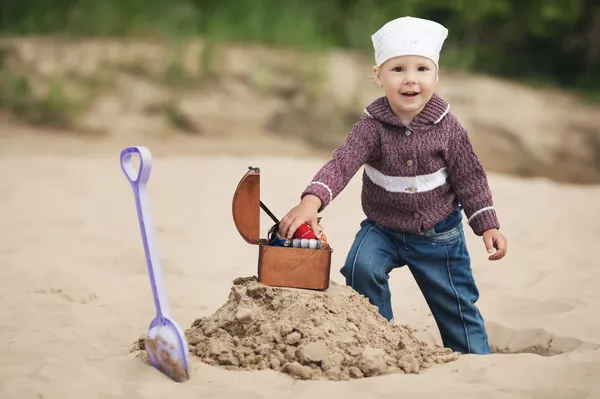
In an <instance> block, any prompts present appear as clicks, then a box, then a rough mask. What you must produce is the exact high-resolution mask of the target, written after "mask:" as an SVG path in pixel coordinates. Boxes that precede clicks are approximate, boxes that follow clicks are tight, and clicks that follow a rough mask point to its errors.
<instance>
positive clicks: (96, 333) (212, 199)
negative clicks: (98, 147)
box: [0, 143, 600, 399]
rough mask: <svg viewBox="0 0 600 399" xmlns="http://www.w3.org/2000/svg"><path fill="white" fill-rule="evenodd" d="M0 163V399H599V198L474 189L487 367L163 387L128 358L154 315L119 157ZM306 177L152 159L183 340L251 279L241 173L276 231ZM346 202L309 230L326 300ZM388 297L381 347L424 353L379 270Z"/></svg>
mask: <svg viewBox="0 0 600 399" xmlns="http://www.w3.org/2000/svg"><path fill="white" fill-rule="evenodd" d="M0 144H1V143H0ZM1 147H2V146H1V145H0V227H1V228H0V265H1V267H0V316H1V319H0V343H1V345H0V359H2V362H1V363H0V398H2V399H4V398H20V399H21V398H23V399H25V398H38V399H39V398H61V399H70V398H77V399H79V398H128V399H129V398H131V399H134V398H144V399H146V398H162V397H165V396H166V395H168V396H170V397H176V398H178V399H179V398H181V399H185V398H199V397H202V398H217V397H218V398H229V399H233V398H238V397H249V398H280V397H282V396H283V395H285V396H286V397H291V398H300V397H301V398H307V397H317V396H321V397H331V398H344V399H349V398H361V399H363V398H384V397H398V396H399V395H402V396H403V397H419V398H440V397H443V398H461V399H462V398H482V397H485V398H486V399H492V398H545V399H558V398H595V397H600V383H598V375H600V349H599V347H600V319H599V318H598V317H597V314H598V308H599V307H600V290H599V289H598V287H600V268H599V267H598V266H599V262H598V259H599V257H600V246H599V245H598V241H599V239H600V224H599V223H598V220H599V218H598V217H599V216H600V212H599V211H600V201H598V198H600V187H598V186H586V187H583V186H570V185H566V184H556V183H552V182H549V181H546V180H543V179H532V180H524V179H516V178H512V177H508V176H501V175H496V174H490V182H491V184H492V188H493V191H494V195H495V199H496V203H497V207H498V211H499V213H500V216H501V220H502V224H503V230H504V231H505V233H506V235H507V237H508V239H509V252H508V255H507V257H506V258H505V259H504V260H502V261H500V262H495V263H494V262H489V261H488V260H487V254H486V253H485V249H484V246H483V244H482V242H481V239H480V238H479V237H476V236H474V235H473V234H472V233H471V232H470V230H469V229H468V227H467V226H465V227H466V231H467V241H468V242H467V243H468V245H469V248H470V249H471V255H472V259H473V269H474V273H475V278H476V279H477V282H478V284H479V288H480V291H481V300H480V302H479V306H480V308H481V310H482V312H483V315H484V317H485V319H486V323H487V326H488V329H489V334H490V342H491V344H492V346H493V347H494V350H495V351H496V352H497V353H495V354H493V355H490V356H475V355H463V356H459V357H458V359H456V360H452V361H449V362H446V363H442V364H435V365H432V366H431V367H430V368H428V369H425V370H419V371H420V372H419V373H418V374H415V373H405V372H404V371H402V372H401V371H399V370H400V367H398V372H394V373H382V374H380V375H376V376H372V377H369V378H349V379H348V380H345V379H344V378H341V380H339V381H337V380H331V379H329V378H317V379H314V380H313V379H311V380H300V379H298V378H293V376H291V375H289V374H288V373H284V372H280V371H276V370H273V369H272V368H270V367H266V368H265V369H263V370H258V369H257V368H243V369H239V368H238V369H233V370H231V369H228V367H225V366H213V365H210V364H207V363H206V362H205V361H203V360H202V359H201V358H200V357H198V356H197V355H194V356H191V357H190V360H191V378H190V379H189V380H187V381H185V382H183V383H175V382H172V381H171V380H169V379H168V378H167V377H166V376H165V375H164V374H162V373H160V372H159V371H158V370H156V369H153V368H152V367H149V366H148V365H147V363H145V362H144V361H143V359H141V358H140V357H138V356H136V354H135V353H131V352H130V349H131V344H132V342H134V341H135V340H136V339H137V338H138V337H140V336H142V335H143V334H145V333H146V332H147V329H148V325H149V323H150V321H151V320H152V318H153V317H154V315H155V313H154V307H153V302H152V294H151V291H150V287H149V282H148V275H147V271H146V265H145V261H144V255H143V251H142V245H141V239H140V233H139V227H138V225H137V219H136V212H135V205H134V202H133V195H132V192H131V189H130V187H129V185H128V184H127V182H126V180H125V177H124V176H123V175H122V173H121V170H120V168H119V163H118V153H119V151H120V150H121V149H122V147H120V146H115V147H114V148H109V150H111V151H110V152H109V153H108V154H107V153H94V152H93V151H87V150H86V147H81V152H73V153H71V154H52V153H44V152H41V151H37V152H36V153H35V154H31V153H28V152H27V151H26V149H23V151H10V152H9V151H3V150H2V149H1ZM321 162H322V160H320V159H305V158H286V157H281V158H277V157H273V156H271V157H267V156H264V155H260V153H259V152H257V153H256V155H254V156H245V157H242V156H236V157H226V156H213V157H208V156H201V155H191V154H187V155H184V156H180V157H176V156H167V155H165V154H163V155H161V156H157V157H155V160H154V169H153V172H152V175H151V177H150V183H149V195H150V201H151V207H152V215H153V218H154V222H155V225H156V231H157V240H158V245H159V253H160V256H161V260H162V264H163V269H164V274H165V281H166V288H167V292H168V296H169V300H170V304H171V307H172V313H173V318H174V319H175V320H177V322H178V323H179V324H180V325H181V326H182V327H183V328H184V329H187V330H189V329H190V328H191V327H192V325H193V324H194V322H195V321H196V320H205V321H210V320H211V317H213V316H214V315H215V314H216V313H217V312H218V311H219V309H220V308H221V307H222V306H223V305H224V304H226V303H227V301H228V298H229V295H230V292H231V289H232V281H234V280H235V279H236V278H238V277H240V276H251V275H253V274H256V262H257V248H256V247H254V246H251V245H249V244H247V243H246V242H245V241H244V240H243V239H242V238H241V237H240V236H239V234H238V233H237V231H236V229H235V227H234V225H233V222H232V219H231V203H230V199H231V195H232V194H233V190H234V189H235V186H236V184H237V182H238V181H239V178H240V177H241V176H242V175H243V173H245V171H246V168H247V166H248V165H253V166H258V167H260V168H261V171H262V198H263V201H265V203H266V204H267V205H268V206H269V208H270V209H271V210H272V211H273V212H275V213H276V214H277V215H280V216H281V215H283V213H285V212H286V211H287V210H288V209H289V207H290V206H291V205H293V204H295V202H296V201H297V198H298V194H299V192H300V190H301V189H302V188H303V187H304V185H305V184H306V182H307V181H309V179H310V178H311V177H312V174H313V173H314V171H315V170H316V169H317V168H318V167H319V165H320V164H321ZM290 170H294V171H295V174H291V173H289V171H290ZM282 182H285V187H283V186H282V184H281V183H282ZM359 193H360V181H359V178H358V177H357V178H355V179H354V180H353V181H352V182H351V183H350V184H349V185H348V187H347V188H346V190H345V191H344V193H343V194H342V195H341V196H340V197H339V198H338V199H337V200H336V201H335V202H334V203H333V204H332V206H331V207H330V208H329V209H328V210H327V211H326V212H325V213H324V214H323V224H324V227H325V229H326V231H327V236H328V240H329V242H330V243H331V244H332V247H334V248H335V251H334V253H333V256H332V263H333V267H332V279H333V280H334V281H336V282H337V283H338V284H343V280H342V278H341V275H340V274H339V272H338V270H339V267H340V266H341V264H342V262H343V260H344V257H345V255H346V252H347V250H348V249H349V247H350V245H351V243H352V238H353V237H354V234H355V232H356V230H357V228H358V223H359V222H360V220H361V219H362V218H363V214H362V212H361V210H360V199H359ZM261 221H262V231H261V232H262V234H263V235H264V234H266V229H268V227H269V226H270V220H269V218H268V216H266V215H264V214H263V215H261ZM390 286H391V290H392V304H393V308H394V312H395V319H396V324H397V325H396V326H393V327H389V328H392V329H393V330H391V331H396V332H397V333H398V334H399V335H398V337H400V338H401V339H405V340H409V341H410V342H412V340H413V339H418V341H419V342H427V343H428V344H430V345H435V344H438V345H439V344H440V339H439V334H438V333H437V330H436V326H435V323H434V321H433V318H432V317H431V314H430V312H429V311H428V309H427V306H426V304H425V302H424V300H423V298H422V295H421V294H420V292H419V290H418V288H417V287H416V284H415V283H414V281H413V279H412V277H411V276H410V274H409V272H408V270H406V269H405V268H403V269H399V270H396V271H394V272H393V273H392V274H391V278H390ZM336 289H337V288H336ZM225 311H226V309H224V310H222V312H225ZM267 316H268V315H266V316H265V317H267ZM271 316H272V315H271ZM290 317H291V316H290ZM265 320H272V319H269V318H268V317H267V318H266V319H265ZM332 320H335V319H331V320H328V322H332V323H334V321H332ZM205 324H206V323H205ZM267 324H268V323H267ZM202 325H203V322H199V324H198V325H197V326H196V327H199V328H201V326H202ZM402 326H409V327H410V329H411V330H410V331H411V333H410V335H408V333H407V331H409V330H404V327H402ZM382 328H383V327H382ZM386 328H387V327H386ZM402 334H404V335H402ZM192 335H193V334H192ZM202 342H203V341H202V339H201V340H200V341H199V342H198V343H197V344H196V350H198V347H200V348H202V347H203V345H205V344H202ZM333 342H335V341H333ZM300 344H301V345H302V342H300ZM313 349H314V348H313ZM338 349H339V348H338ZM384 351H385V349H384ZM315 352H317V354H318V353H319V351H315ZM201 353H202V351H201ZM304 357H305V358H306V354H305V355H304ZM276 358H277V355H276ZM338 359H339V358H338ZM395 359H396V364H398V363H397V361H398V358H397V353H396V357H395ZM297 360H298V359H297ZM387 360H390V361H391V363H392V365H393V364H394V361H393V359H386V366H387V365H388V364H387ZM298 364H300V365H303V366H304V364H302V363H301V362H298ZM321 364H322V362H321ZM342 364H344V363H343V362H342ZM348 364H351V363H348ZM419 364H421V365H422V363H419ZM308 367H309V368H311V366H310V365H309V366H308ZM320 368H321V371H320V373H323V372H324V371H323V368H322V366H320ZM358 368H359V370H360V367H358ZM311 369H315V368H311ZM352 372H353V373H356V370H354V369H353V371H352ZM361 372H363V371H362V370H361ZM311 373H312V371H311ZM325 373H326V371H325ZM340 373H341V374H340V375H342V374H343V370H342V369H340ZM363 374H364V372H363ZM348 375H350V367H348ZM311 376H312V374H311ZM342 376H343V375H342ZM325 377H326V375H325Z"/></svg>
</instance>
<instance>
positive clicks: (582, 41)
mask: <svg viewBox="0 0 600 399" xmlns="http://www.w3.org/2000/svg"><path fill="white" fill-rule="evenodd" d="M402 15H413V16H418V17H423V18H430V19H434V20H436V21H438V22H440V23H442V24H444V25H445V26H446V27H448V28H449V30H450V35H449V38H448V40H447V41H446V45H445V48H444V50H443V53H442V58H441V66H442V68H444V67H451V68H460V69H463V70H468V71H477V72H483V73H490V74H494V75H499V76H504V77H510V78H516V79H520V80H526V81H529V82H532V83H545V84H546V83H551V84H559V85H564V86H569V87H573V88H577V89H584V90H592V91H596V92H598V91H600V2H598V0H477V1H475V0H427V1H425V0H420V1H419V0H403V1H393V2H391V1H387V0H285V1H281V0H225V1H224V0H170V1H166V0H79V1H78V0H0V34H4V35H38V34H60V35H69V36H75V37H81V36H132V35H133V36H143V37H166V36H169V37H171V38H178V37H184V36H196V35H202V36H205V37H209V38H215V39H217V40H246V41H259V42H262V43H266V44H271V45H277V46H286V47H293V48H299V49H308V50H315V51H320V50H325V49H328V48H332V47H337V48H353V49H360V50H364V51H366V52H368V53H371V42H370V35H371V34H372V33H373V32H375V31H376V30H377V29H378V28H379V27H380V26H381V25H382V24H384V23H385V22H387V21H388V20H390V19H393V18H396V17H398V16H402Z"/></svg>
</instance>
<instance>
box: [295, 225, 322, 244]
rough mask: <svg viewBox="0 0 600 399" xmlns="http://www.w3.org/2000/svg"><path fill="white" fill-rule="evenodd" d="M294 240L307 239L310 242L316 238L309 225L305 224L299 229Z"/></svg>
mask: <svg viewBox="0 0 600 399" xmlns="http://www.w3.org/2000/svg"><path fill="white" fill-rule="evenodd" d="M292 238H306V239H308V240H310V239H311V238H316V237H315V233H314V232H313V231H312V229H311V228H310V226H309V225H307V224H303V225H302V226H300V227H298V229H297V230H296V232H295V233H294V235H293V236H292Z"/></svg>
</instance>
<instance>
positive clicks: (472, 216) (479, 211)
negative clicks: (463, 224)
mask: <svg viewBox="0 0 600 399" xmlns="http://www.w3.org/2000/svg"><path fill="white" fill-rule="evenodd" d="M491 210H495V208H494V207H493V206H486V207H485V208H481V209H480V210H478V211H477V212H475V213H473V214H472V215H471V217H470V218H469V220H467V223H471V220H473V218H474V217H475V216H477V215H479V214H480V213H481V212H485V211H491Z"/></svg>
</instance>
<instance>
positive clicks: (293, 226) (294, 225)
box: [286, 218, 304, 238]
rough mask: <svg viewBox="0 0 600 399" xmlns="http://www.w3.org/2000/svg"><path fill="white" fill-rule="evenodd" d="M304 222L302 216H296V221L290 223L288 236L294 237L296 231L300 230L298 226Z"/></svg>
mask: <svg viewBox="0 0 600 399" xmlns="http://www.w3.org/2000/svg"><path fill="white" fill-rule="evenodd" d="M302 223H304V222H303V221H302V219H300V218H295V219H294V221H293V222H292V224H290V228H289V230H288V231H287V235H286V237H287V238H292V236H293V235H294V233H295V232H296V230H298V227H300V226H301V225H302Z"/></svg>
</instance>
